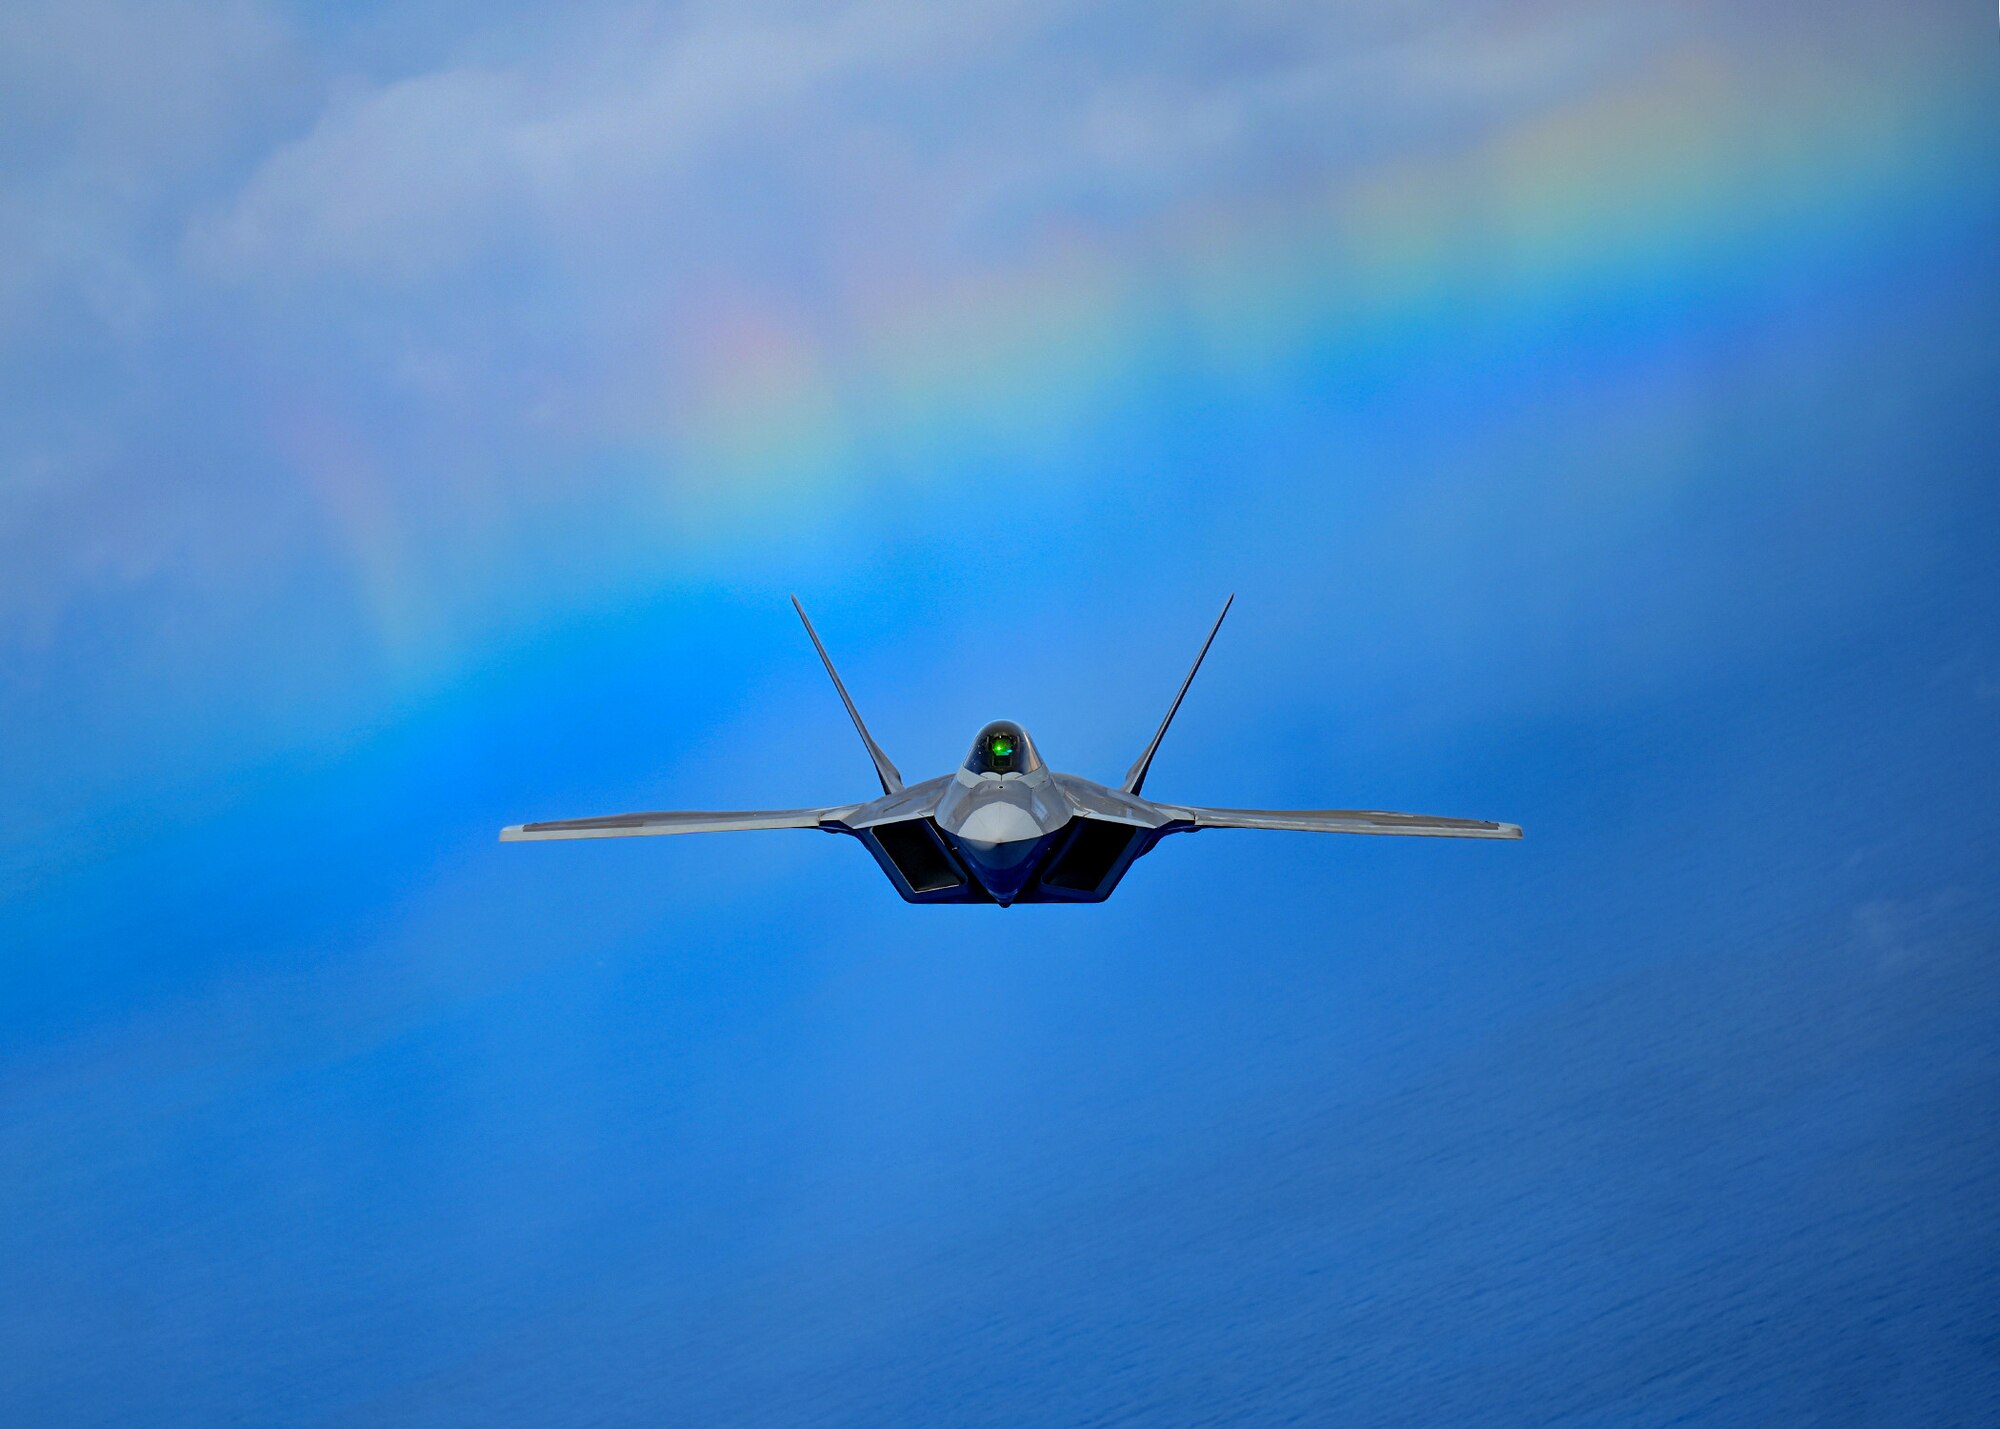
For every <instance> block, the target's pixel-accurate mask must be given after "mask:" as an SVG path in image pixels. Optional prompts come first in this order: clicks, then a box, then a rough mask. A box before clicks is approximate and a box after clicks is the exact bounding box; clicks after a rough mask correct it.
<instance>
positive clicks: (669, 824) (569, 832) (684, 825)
mask: <svg viewBox="0 0 2000 1429" xmlns="http://www.w3.org/2000/svg"><path fill="white" fill-rule="evenodd" d="M853 808H854V805H852V804H837V805H833V806H830V807H828V808H824V809H744V810H730V811H722V812H714V811H705V810H700V809H676V810H669V811H665V812H661V813H653V814H607V815H605V816H604V817H602V818H596V819H549V820H546V821H544V822H542V823H537V824H510V825H509V826H508V827H506V828H504V829H502V830H500V839H501V842H503V843H513V842H517V841H519V840H523V839H619V838H632V837H635V836H637V835H641V834H720V833H728V832H730V831H732V830H735V829H816V828H818V827H820V825H821V823H822V822H823V821H825V820H828V819H837V818H839V817H840V816H841V815H843V814H846V813H849V812H851V811H852V810H853Z"/></svg>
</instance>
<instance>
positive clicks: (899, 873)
mask: <svg viewBox="0 0 2000 1429" xmlns="http://www.w3.org/2000/svg"><path fill="white" fill-rule="evenodd" d="M1235 599H1236V597H1235V596H1233V595H1232V596H1231V597H1230V598H1229V599H1228V600H1226V601H1224V602H1223V605H1222V614H1221V615H1218V616H1217V617H1216V618H1215V624H1214V626H1213V627H1211V628H1210V630H1209V632H1208V639H1206V640H1204V641H1203V642H1202V646H1201V653H1200V654H1198V655H1196V656H1195V657H1194V665H1193V666H1192V667H1191V668H1190V669H1189V670H1188V672H1187V678H1186V679H1184V680H1182V681H1181V687H1180V690H1179V691H1178V692H1177V693H1176V694H1175V695H1174V702H1173V703H1172V704H1171V705H1169V706H1168V707H1167V717H1166V718H1165V719H1163V720H1161V721H1160V727H1159V728H1158V729H1157V730H1155V731H1154V732H1153V737H1152V739H1151V740H1150V741H1149V742H1148V743H1147V745H1146V748H1145V750H1144V751H1143V752H1142V753H1141V754H1140V755H1139V758H1138V759H1137V760H1136V761H1135V762H1134V763H1133V765H1132V767H1131V768H1130V769H1128V770H1126V771H1125V778H1124V781H1123V782H1122V783H1120V784H1119V786H1118V787H1117V788H1115V789H1113V788H1110V787H1109V786H1107V785H1104V784H1099V783H1096V782H1094V781H1092V780H1089V779H1085V778H1082V777H1081V776H1079V775H1075V774H1058V773H1056V772H1055V771H1053V770H1051V769H1050V768H1049V766H1048V765H1047V764H1045V763H1043V762H1042V756H1041V752H1040V751H1039V750H1038V749H1036V748H1035V742H1034V740H1032V739H1030V738H1029V737H1028V732H1027V731H1026V730H1024V729H1022V728H1021V726H1020V725H1018V724H1015V723H1014V722H1013V721H1011V720H1004V719H1003V720H995V721H993V723H991V724H989V725H987V726H986V727H985V728H984V729H982V730H980V731H979V735H978V737H977V738H975V739H974V740H973V741H972V752H971V753H970V754H968V755H967V756H966V758H965V763H964V764H962V765H960V766H959V767H958V768H957V769H956V770H954V771H953V772H952V773H950V774H944V775H940V776H939V777H938V778H935V779H926V780H924V781H923V782H922V783H921V784H908V785H906V784H904V783H903V776H902V775H901V774H900V773H898V772H897V770H896V766H895V765H894V764H892V763H890V762H889V756H888V755H886V754H884V753H883V752H882V746H881V745H879V744H877V743H876V742H875V739H874V736H872V735H870V734H869V733H868V726H867V725H865V724H863V723H862V722H861V712H860V711H859V710H858V709H856V708H855V705H854V700H853V698H852V697H851V696H849V694H848V693H847V686H846V685H845V684H843V683H842V682H841V679H840V673H839V672H838V671H837V670H835V669H834V668H833V660H832V658H831V657H830V656H828V654H827V653H826V646H825V645H824V644H822V643H821V642H820V638H819V632H818V631H817V630H814V629H813V623H812V621H811V620H809V619H807V617H806V612H805V607H804V606H802V605H800V604H799V599H798V597H797V596H793V597H792V608H793V609H794V610H796V611H798V613H799V619H800V620H801V621H803V622H804V623H805V627H806V634H807V635H808V636H809V637H811V639H812V643H813V648H814V649H815V650H817V651H818V652H819V658H820V663H821V664H823V665H825V666H826V673H827V675H828V676H829V677H830V678H831V679H832V680H833V688H834V689H835V690H836V691H837V692H838V693H839V695H840V702H841V703H842V704H844V705H845V706H847V714H848V718H850V719H852V720H853V721H854V728H855V731H856V732H857V733H858V734H860V736H861V743H862V745H863V746H864V747H866V749H867V750H868V757H869V758H870V759H871V760H873V761H874V763H875V777H876V778H877V779H878V780H879V781H880V782H881V785H882V796H881V797H880V798H879V799H868V800H865V801H863V802H861V803H855V804H837V805H834V806H832V807H829V808H824V809H763V810H754V811H740V812H739V811H732V812H726V813H710V812H701V811H671V812H666V813H653V814H611V815H608V816H606V817H603V818H595V819H555V820H551V821H547V822H543V823H534V824H514V825H512V826H510V827H508V828H505V829H502V830H501V831H500V837H501V838H502V839H503V840H509V841H512V840H525V839H606V838H630V837H633V836H635V835H639V834H713V833H724V832H729V831H734V830H738V829H819V830H821V831H822V832H824V833H831V834H846V835H847V836H848V837H850V838H855V839H859V840H860V841H861V844H862V846H863V847H864V848H866V849H867V850H868V852H869V853H871V854H873V855H874V856H875V861H876V862H877V863H879V864H880V865H882V871H883V872H884V873H886V874H888V875H889V882H890V883H891V884H893V885H894V886H895V889H896V891H897V892H898V893H900V894H901V895H902V896H903V898H904V899H905V900H906V901H908V902H911V903H997V904H999V905H1000V906H1001V907H1003V908H1004V907H1007V906H1009V905H1010V904H1014V903H1102V902H1103V901H1104V900H1105V899H1107V898H1109V897H1110V896H1111V894H1112V891H1113V890H1114V889H1116V888H1117V887H1118V884H1119V881H1120V880H1121V879H1123V878H1124V877H1125V874H1126V871H1127V870H1128V869H1130V868H1131V867H1132V865H1133V863H1134V862H1136V861H1137V860H1138V859H1139V858H1140V857H1142V856H1143V855H1145V854H1146V853H1148V852H1150V851H1151V850H1152V848H1153V845H1155V844H1157V843H1158V842H1159V841H1160V840H1161V839H1163V838H1165V837H1166V836H1167V835H1169V834H1186V833H1199V832H1201V831H1202V830H1204V829H1292V830H1297V831H1300V832H1304V833H1321V834H1417V835H1427V836H1430V837H1433V838H1455V839H1517V838H1519V837H1520V836H1521V829H1520V826H1519V825H1517V824H1495V823H1487V822H1485V821H1483V820H1479V819H1442V818H1433V817H1430V816H1428V815H1424V814H1387V813H1380V812H1377V811H1374V810H1364V809H1296V810H1294V809H1210V808H1203V807H1201V806H1200V805H1196V804H1166V803H1161V802H1159V801H1158V800H1154V799H1148V798H1145V797H1143V796H1142V794H1141V790H1143V789H1144V787H1145V784H1146V773H1147V771H1148V770H1149V769H1151V768H1152V767H1153V756H1154V755H1155V754H1156V753H1158V752H1159V748H1160V740H1161V739H1162V738H1164V737H1165V735H1166V733H1167V726H1168V725H1170V724H1172V723H1173V721H1174V715H1175V714H1176V713H1178V712H1179V710H1180V707H1181V701H1182V700H1183V699H1185V698H1186V697H1187V692H1188V686H1189V685H1191V684H1193V683H1194V677H1195V672H1196V671H1198V670H1200V669H1201V662H1202V660H1203V659H1204V658H1206V657H1207V655H1208V647H1209V646H1210V645H1213V644H1214V643H1215V635H1216V632H1217V631H1219V630H1220V629H1222V621H1223V617H1224V616H1227V615H1228V614H1229V607H1230V605H1231V604H1232V603H1233V602H1234V601H1235Z"/></svg>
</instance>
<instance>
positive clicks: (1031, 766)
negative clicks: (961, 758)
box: [965, 719, 1042, 774]
mask: <svg viewBox="0 0 2000 1429" xmlns="http://www.w3.org/2000/svg"><path fill="white" fill-rule="evenodd" d="M965 767H966V768H967V769H968V770H970V771H971V772H972V773H974V774H1028V773H1031V772H1033V771H1034V770H1037V769H1040V768H1041V767H1042V758H1041V756H1040V755H1039V754H1037V753H1035V745H1034V741H1032V740H1030V739H1029V738H1028V732H1027V731H1026V730H1024V729H1022V728H1021V726H1019V725H1018V724H1015V723H1014V722H1013V721H1012V720H1006V719H996V720H994V721H993V723H991V724H989V725H987V726H986V728H984V729H982V730H980V731H979V738H977V739H975V740H973V741H972V753H971V754H969V755H967V756H966V760H965Z"/></svg>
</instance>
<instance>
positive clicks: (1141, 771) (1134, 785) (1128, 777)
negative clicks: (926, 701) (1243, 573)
mask: <svg viewBox="0 0 2000 1429" xmlns="http://www.w3.org/2000/svg"><path fill="white" fill-rule="evenodd" d="M1235 601H1236V597H1235V596H1234V595H1231V596H1230V597H1229V599H1228V600H1225V601H1224V602H1222V615H1218V616H1216V617H1215V624H1214V625H1213V626H1211V627H1210V628H1209V632H1208V639H1206V640H1204V641H1202V642H1201V654H1199V655H1197V656H1195V657H1194V664H1193V665H1192V666H1191V667H1189V669H1188V672H1187V678H1186V679H1185V680H1182V681H1181V688H1180V693H1179V694H1176V695H1175V696H1174V702H1173V703H1172V704H1171V705H1169V706H1167V717H1166V718H1165V719H1163V720H1161V721H1160V727H1159V728H1158V729H1156V730H1154V731H1153V742H1152V743H1151V744H1148V745H1147V746H1146V752H1145V753H1144V754H1142V755H1140V756H1139V758H1138V762H1136V763H1135V764H1133V766H1132V767H1131V768H1130V769H1128V770H1126V771H1125V785H1124V787H1125V792H1126V793H1128V794H1136V793H1138V792H1139V790H1140V789H1141V788H1143V787H1144V786H1145V783H1146V771H1147V770H1148V769H1151V768H1152V767H1153V756H1154V755H1155V754H1157V753H1158V752H1159V749H1160V740H1161V739H1162V738H1164V737H1165V735H1166V732H1167V726H1168V725H1170V724H1172V723H1173V722H1174V715H1175V713H1176V712H1177V711H1178V710H1179V709H1180V707H1181V701H1182V700H1183V699H1185V698H1186V697H1187V692H1188V686H1189V685H1192V684H1193V683H1194V676H1195V671H1196V670H1199V669H1200V668H1201V662H1202V661H1203V659H1205V658H1206V657H1207V655H1208V647H1209V646H1211V645H1213V644H1214V643H1215V632H1216V631H1218V630H1220V629H1222V617H1223V616H1224V615H1228V614H1229V607H1230V606H1231V605H1233V604H1234V603H1235ZM827 668H828V669H829V670H830V669H832V668H833V667H832V666H831V665H829V666H827ZM848 708H849V709H852V708H853V706H852V705H849V706H848ZM855 722H856V723H857V724H858V723H860V721H859V719H857V720H856V721H855Z"/></svg>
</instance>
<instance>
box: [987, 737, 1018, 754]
mask: <svg viewBox="0 0 2000 1429" xmlns="http://www.w3.org/2000/svg"><path fill="white" fill-rule="evenodd" d="M986 748H987V750H988V752H989V753H991V754H992V756H993V757H994V758H995V759H1007V758H1011V757H1012V755H1013V753H1014V736H1013V735H1011V734H996V735H994V736H993V738H991V739H989V740H987V741H986Z"/></svg>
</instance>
